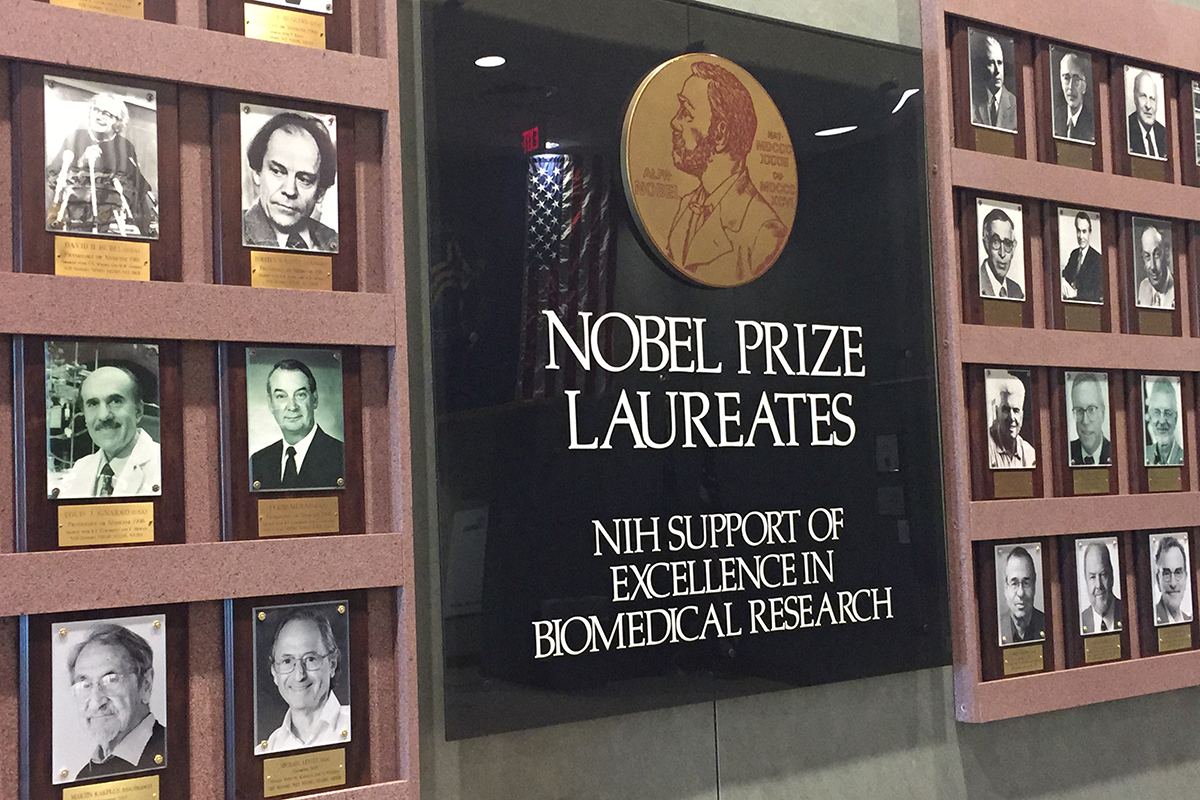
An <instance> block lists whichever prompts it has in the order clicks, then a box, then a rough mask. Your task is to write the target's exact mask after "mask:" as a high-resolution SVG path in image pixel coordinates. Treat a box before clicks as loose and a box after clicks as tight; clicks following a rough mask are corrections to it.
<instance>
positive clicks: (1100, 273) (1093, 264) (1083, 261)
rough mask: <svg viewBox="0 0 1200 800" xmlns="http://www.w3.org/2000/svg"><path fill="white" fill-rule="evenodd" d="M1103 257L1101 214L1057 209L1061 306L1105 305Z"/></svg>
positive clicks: (1060, 207)
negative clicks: (1067, 304) (1072, 304)
mask: <svg viewBox="0 0 1200 800" xmlns="http://www.w3.org/2000/svg"><path fill="white" fill-rule="evenodd" d="M1103 253H1104V248H1103V245H1102V244H1101V238H1100V214H1098V213H1097V212H1095V211H1086V210H1082V209H1078V208H1066V207H1064V206H1059V208H1058V263H1059V265H1060V266H1059V296H1060V297H1061V298H1062V301H1063V302H1064V303H1080V304H1084V305H1094V306H1099V305H1103V304H1104V276H1105V274H1106V273H1105V268H1104V256H1103Z"/></svg>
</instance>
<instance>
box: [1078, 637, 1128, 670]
mask: <svg viewBox="0 0 1200 800" xmlns="http://www.w3.org/2000/svg"><path fill="white" fill-rule="evenodd" d="M1120 657H1121V634H1119V633H1111V634H1109V635H1108V636H1089V637H1087V638H1086V639H1084V640H1083V662H1084V663H1085V664H1099V663H1100V662H1101V661H1116V660H1118V659H1119V658H1120Z"/></svg>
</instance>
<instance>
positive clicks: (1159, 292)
mask: <svg viewBox="0 0 1200 800" xmlns="http://www.w3.org/2000/svg"><path fill="white" fill-rule="evenodd" d="M1141 244H1142V249H1141V250H1140V251H1139V253H1140V257H1141V261H1142V269H1143V271H1144V272H1145V275H1146V277H1144V278H1142V281H1141V283H1139V284H1138V290H1137V305H1138V308H1164V309H1167V310H1172V309H1174V308H1175V276H1174V274H1173V271H1172V269H1171V248H1170V243H1169V242H1165V241H1164V239H1163V235H1162V232H1161V231H1159V230H1158V228H1156V227H1154V226H1153V225H1147V226H1146V229H1145V230H1143V231H1142V238H1141Z"/></svg>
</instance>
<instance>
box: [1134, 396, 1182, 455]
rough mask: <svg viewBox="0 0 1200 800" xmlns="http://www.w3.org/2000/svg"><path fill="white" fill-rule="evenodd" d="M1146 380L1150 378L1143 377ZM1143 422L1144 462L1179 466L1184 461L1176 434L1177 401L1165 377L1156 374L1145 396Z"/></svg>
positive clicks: (1177, 418)
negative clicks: (1144, 434) (1144, 438)
mask: <svg viewBox="0 0 1200 800" xmlns="http://www.w3.org/2000/svg"><path fill="white" fill-rule="evenodd" d="M1143 380H1149V377H1147V378H1145V379H1143ZM1143 424H1144V427H1145V431H1146V460H1145V465H1146V466H1147V467H1151V466H1171V467H1174V466H1179V465H1180V464H1182V463H1183V446H1182V445H1181V444H1180V443H1179V441H1178V439H1177V438H1176V436H1175V431H1176V430H1177V428H1178V426H1179V404H1178V403H1177V402H1176V400H1175V387H1174V385H1173V384H1172V383H1171V382H1170V381H1169V380H1167V379H1166V378H1164V377H1161V376H1160V377H1157V378H1155V379H1154V382H1153V383H1152V384H1151V385H1150V391H1149V392H1148V394H1147V396H1146V406H1145V416H1144V417H1143Z"/></svg>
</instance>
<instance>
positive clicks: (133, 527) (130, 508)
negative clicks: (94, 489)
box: [58, 503, 154, 547]
mask: <svg viewBox="0 0 1200 800" xmlns="http://www.w3.org/2000/svg"><path fill="white" fill-rule="evenodd" d="M153 541H154V503H84V504H81V505H70V506H59V508H58V546H59V547H85V546H88V545H97V544H133V543H152V542H153Z"/></svg>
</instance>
